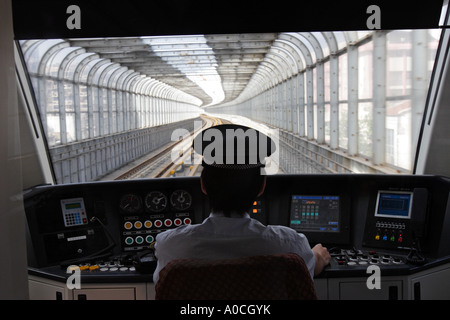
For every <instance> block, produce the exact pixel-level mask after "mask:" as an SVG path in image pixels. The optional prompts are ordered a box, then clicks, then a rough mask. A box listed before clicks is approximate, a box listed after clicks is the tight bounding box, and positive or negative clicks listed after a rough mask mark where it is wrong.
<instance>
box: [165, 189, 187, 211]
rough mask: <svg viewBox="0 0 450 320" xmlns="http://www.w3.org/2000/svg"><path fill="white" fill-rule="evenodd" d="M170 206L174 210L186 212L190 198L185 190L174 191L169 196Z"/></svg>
mask: <svg viewBox="0 0 450 320" xmlns="http://www.w3.org/2000/svg"><path fill="white" fill-rule="evenodd" d="M170 204H171V205H172V207H173V208H174V209H176V210H186V209H189V208H190V206H191V204H192V197H191V195H190V193H189V192H187V191H185V190H176V191H174V192H173V193H172V194H171V196H170Z"/></svg>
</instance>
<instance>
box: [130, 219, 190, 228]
mask: <svg viewBox="0 0 450 320" xmlns="http://www.w3.org/2000/svg"><path fill="white" fill-rule="evenodd" d="M191 222H192V221H191V219H190V218H184V219H183V220H182V219H181V218H176V219H174V220H173V221H172V220H171V219H165V220H164V222H163V221H162V220H155V221H153V222H152V221H150V220H146V221H145V222H144V223H142V221H139V220H138V221H135V222H134V223H133V222H131V221H125V223H124V224H123V227H124V228H125V230H131V229H133V228H134V229H137V230H139V229H142V227H145V228H146V229H150V228H151V227H152V226H154V227H156V228H161V227H162V226H163V225H164V226H166V227H168V228H169V227H171V226H172V225H174V226H176V227H179V226H181V225H182V224H191Z"/></svg>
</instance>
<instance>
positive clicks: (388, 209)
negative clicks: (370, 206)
mask: <svg viewBox="0 0 450 320" xmlns="http://www.w3.org/2000/svg"><path fill="white" fill-rule="evenodd" d="M411 207H412V192H400V191H398V192H397V191H395V192H394V191H379V192H378V198H377V206H376V209H375V216H376V217H389V218H402V219H409V218H411Z"/></svg>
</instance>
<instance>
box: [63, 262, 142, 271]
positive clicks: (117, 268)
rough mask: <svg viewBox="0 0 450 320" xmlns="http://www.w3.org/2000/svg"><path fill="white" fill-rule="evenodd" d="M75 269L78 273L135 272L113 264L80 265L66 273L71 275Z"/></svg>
mask: <svg viewBox="0 0 450 320" xmlns="http://www.w3.org/2000/svg"><path fill="white" fill-rule="evenodd" d="M75 268H79V269H80V271H85V272H86V271H91V272H98V271H100V272H114V271H122V272H124V271H131V272H133V271H136V268H135V267H127V266H124V265H122V264H114V263H104V264H93V265H89V264H87V265H80V266H70V267H69V268H68V269H67V273H73V271H74V269H75Z"/></svg>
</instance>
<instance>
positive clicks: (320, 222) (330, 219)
mask: <svg viewBox="0 0 450 320" xmlns="http://www.w3.org/2000/svg"><path fill="white" fill-rule="evenodd" d="M289 225H290V227H291V228H292V229H294V230H296V231H297V232H339V231H340V230H339V228H340V227H339V196H328V195H326V196H325V195H318V196H305V195H293V196H292V198H291V215H290V223H289Z"/></svg>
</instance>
